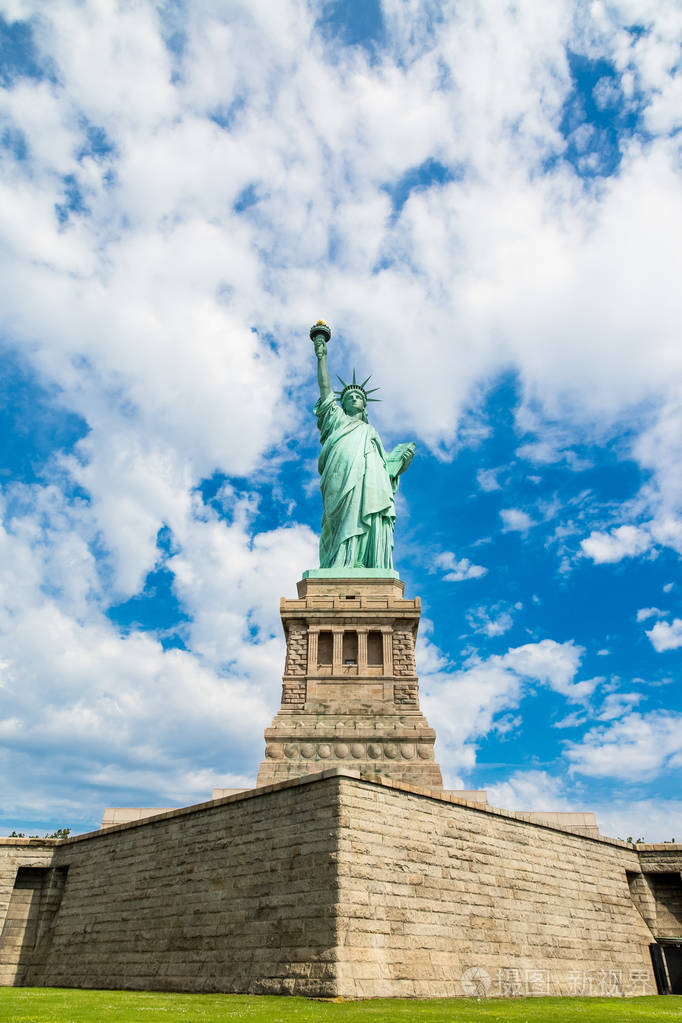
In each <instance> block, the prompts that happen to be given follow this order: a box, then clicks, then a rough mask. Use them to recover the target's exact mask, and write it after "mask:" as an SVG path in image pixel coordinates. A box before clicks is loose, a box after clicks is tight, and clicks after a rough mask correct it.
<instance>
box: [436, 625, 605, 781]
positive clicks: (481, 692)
mask: <svg viewBox="0 0 682 1023" xmlns="http://www.w3.org/2000/svg"><path fill="white" fill-rule="evenodd" d="M582 653H583V651H582V649H581V648H580V647H578V646H576V644H575V643H573V642H567V643H557V642H556V641H555V640H551V639H544V640H541V641H540V642H538V643H527V644H524V645H523V646H519V647H512V648H511V649H509V650H508V651H507V653H506V654H502V655H497V654H496V655H493V656H491V657H488V658H485V659H481V658H478V657H472V658H470V660H469V661H468V662H467V663H466V664H465V666H464V667H463V668H462V669H461V670H459V671H452V670H451V669H450V668H449V666H448V665H447V662H445V663H444V662H443V659H442V658H441V659H439V660H437V661H436V662H435V663H434V661H433V659H431V665H429V664H424V663H423V662H422V661H421V660H418V669H419V671H420V675H421V680H422V692H423V696H422V706H423V708H424V710H425V712H426V714H427V716H428V717H429V718H430V719H431V721H434V722H436V721H437V722H438V757H439V760H440V762H441V765H442V767H443V769H444V771H445V774H446V776H447V778H448V782H449V784H450V785H451V786H452V787H456V786H459V787H460V788H466V785H465V784H464V783H463V780H462V778H463V776H462V772H467V771H469V770H471V768H472V767H473V766H474V765H475V762H476V746H477V740H479V739H480V738H481V737H482V736H484V735H486V734H487V733H488V732H489V731H490V730H491V728H492V727H493V723H494V722H495V721H496V719H497V717H498V715H502V714H504V713H505V712H509V711H513V710H515V709H516V708H517V707H518V706H519V705H520V703H521V701H522V699H523V697H524V695H525V694H526V693H527V692H529V691H531V690H532V689H533V687H535V686H547V687H548V688H549V689H551V690H553V691H555V692H557V693H560V694H561V695H562V696H565V697H566V698H567V699H569V700H572V701H583V700H584V699H585V698H586V697H587V696H589V694H590V693H592V691H593V690H594V687H595V684H596V682H595V680H591V681H589V682H585V683H582V682H575V681H574V679H575V675H576V673H577V671H578V668H579V666H580V660H581V657H582ZM429 669H430V670H429Z"/></svg>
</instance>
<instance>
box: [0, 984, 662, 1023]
mask: <svg viewBox="0 0 682 1023" xmlns="http://www.w3.org/2000/svg"><path fill="white" fill-rule="evenodd" d="M0 1019H2V1021H3V1023H139V1021H140V1020H144V1021H153V1020H163V1021H164V1023H176V1021H185V1023H187V1021H194V1020H197V1021H198V1023H229V1021H231V1020H247V1021H249V1023H290V1021H291V1023H337V1021H338V1023H346V1021H347V1023H352V1021H358V1023H392V1021H393V1020H396V1021H399V1023H410V1021H415V1023H418V1021H421V1020H424V1021H425V1023H446V1021H448V1023H470V1021H471V1023H477V1021H480V1023H498V1021H499V1023H541V1021H545V1020H548V1021H552V1023H603V1021H606V1023H610V1021H613V1023H625V1021H632V1023H660V1021H664V1023H665V1021H666V1020H670V1021H672V1020H681V1019H682V997H679V996H677V997H676V996H670V997H648V998H604V999H602V998H519V999H511V1000H500V1001H496V1000H489V1001H481V1002H477V1001H475V1000H474V999H435V1000H433V1001H407V1000H402V999H401V1000H397V999H384V998H381V999H376V1000H372V1001H367V1002H341V1003H335V1002H315V1001H309V1000H307V999H305V998H285V997H267V996H256V995H183V994H166V993H163V992H154V991H80V990H74V989H64V988H0Z"/></svg>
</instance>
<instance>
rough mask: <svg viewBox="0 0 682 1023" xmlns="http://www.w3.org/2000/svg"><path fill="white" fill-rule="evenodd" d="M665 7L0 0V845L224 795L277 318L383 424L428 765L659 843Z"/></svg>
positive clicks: (252, 747)
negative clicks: (319, 350)
mask: <svg viewBox="0 0 682 1023" xmlns="http://www.w3.org/2000/svg"><path fill="white" fill-rule="evenodd" d="M681 40H682V12H680V9H679V5H678V4H676V3H665V2H663V3H662V2H660V0H657V2H656V3H653V2H652V3H646V2H645V3H641V2H640V3H637V4H634V3H631V2H630V0H617V2H613V3H608V4H606V3H599V2H596V3H593V4H591V5H585V4H580V3H571V2H568V0H559V2H557V3H553V4H549V5H539V4H537V2H535V0H522V2H520V3H517V4H515V5H513V6H511V5H509V6H505V5H503V4H499V3H497V2H493V0H478V2H476V3H472V4H467V5H462V4H455V3H445V2H443V3H437V4H436V3H431V2H429V0H411V2H409V3H405V2H403V0H385V2H382V3H379V2H375V3H374V2H373V3H368V2H363V3H359V2H358V3H355V2H353V3H351V2H346V3H343V4H341V3H331V2H323V3H314V2H312V0H311V2H308V3H303V2H293V0H280V2H278V3H277V4H276V5H273V4H272V3H266V2H264V0H250V2H249V3H239V2H236V3H235V2H230V3H221V2H212V3H205V4H204V3H194V4H188V3H183V2H181V0H176V2H171V0H168V2H166V3H151V2H148V3H147V2H140V3H138V4H132V5H131V4H117V3H114V2H112V3H110V4H100V3H89V2H87V0H86V2H82V3H81V2H78V3H77V2H73V0H53V2H52V3H51V4H50V5H47V6H46V5H45V4H43V3H40V2H37V0H36V2H32V0H12V2H9V0H8V2H6V3H4V4H3V5H2V12H1V13H0V147H1V148H0V260H1V264H2V265H1V268H0V269H1V272H0V289H1V290H2V301H0V359H1V360H2V369H3V372H2V389H1V391H0V422H1V423H2V437H3V444H2V448H1V449H0V450H1V453H2V463H1V464H0V564H1V566H2V571H1V572H0V741H1V744H2V745H1V747H0V763H1V764H2V771H0V779H2V787H3V793H2V800H1V801H0V802H1V806H2V809H1V811H0V832H1V833H7V832H8V831H10V830H12V829H13V828H16V829H18V830H25V831H30V832H41V831H42V830H47V829H52V828H54V827H63V826H70V827H72V828H73V829H74V830H75V831H83V830H87V829H88V828H90V827H92V826H96V825H97V823H98V821H99V820H100V818H101V813H102V810H103V808H104V807H105V806H126V805H131V806H172V805H184V804H187V803H190V802H195V801H198V800H201V799H204V798H206V797H208V796H209V795H210V792H211V789H212V788H213V787H214V786H230V785H250V784H253V783H254V781H255V774H256V771H257V765H258V762H259V760H260V759H261V757H262V749H263V738H262V736H263V729H264V728H265V727H266V725H267V724H269V722H270V720H271V718H272V716H273V714H274V713H275V711H276V709H277V707H278V705H279V690H280V679H281V672H282V667H283V641H282V637H281V635H280V625H279V619H278V608H279V598H280V596H284V595H286V596H292V595H294V593H295V583H296V580H297V579H299V578H300V576H301V573H302V571H303V570H304V569H306V568H309V567H314V565H315V564H317V562H316V548H317V530H318V527H319V520H320V516H321V504H320V498H319V492H318V481H317V473H316V458H317V452H318V437H317V434H316V427H315V421H314V418H313V417H312V414H311V409H312V405H313V403H314V401H315V397H316V381H315V364H314V358H313V352H312V346H311V344H310V341H309V339H308V329H309V326H310V324H311V323H312V322H314V321H315V320H316V319H318V318H324V319H325V320H327V321H328V322H330V323H331V325H332V327H333V330H334V335H333V339H332V342H331V344H330V350H329V359H330V364H331V368H332V371H333V372H335V373H339V374H340V375H341V376H342V377H345V378H347V376H348V375H349V374H350V373H352V370H353V368H356V369H357V371H358V373H360V374H362V378H364V377H365V376H367V375H368V374H369V373H372V374H373V384H374V385H375V386H376V385H378V386H380V387H381V391H380V392H379V393H380V397H381V399H382V401H381V403H380V404H377V405H373V406H371V407H370V408H371V415H372V421H373V422H374V423H375V425H376V426H377V428H378V429H379V430H380V432H381V434H382V436H383V438H384V441H385V443H386V446H393V445H394V444H395V443H398V442H401V441H409V440H414V441H416V443H417V457H416V458H415V460H414V462H413V463H412V465H411V467H410V470H409V473H407V475H406V476H405V478H404V481H403V483H402V484H401V489H400V491H399V506H398V516H399V517H398V524H397V531H396V551H395V560H396V566H397V568H398V569H399V571H400V573H401V577H402V578H403V579H404V581H405V583H406V592H407V593H408V595H419V596H421V598H422V604H423V619H422V629H421V636H420V643H419V670H420V678H421V691H422V705H423V708H424V709H425V711H426V713H427V714H428V716H429V719H430V721H431V722H432V724H433V725H434V726H435V727H436V729H437V731H438V735H439V740H438V751H437V752H438V758H439V760H440V763H441V765H442V767H443V770H444V774H445V776H446V781H447V784H448V785H449V786H450V787H453V788H457V787H460V788H486V789H487V790H488V794H489V799H490V801H491V802H493V803H496V804H497V805H501V806H505V807H508V808H511V809H547V808H549V809H593V810H594V811H595V812H596V813H597V816H598V820H599V822H600V824H601V826H602V829H603V830H604V831H605V832H606V833H607V834H613V835H620V836H622V837H627V836H628V835H632V836H633V837H639V836H644V837H645V838H647V839H648V840H662V839H670V838H672V837H677V838H679V837H680V835H682V798H680V795H679V792H680V778H681V775H682V727H681V726H682V698H681V697H680V687H679V674H680V663H681V660H682V600H681V593H682V590H681V586H682V584H681V583H680V578H679V575H680V573H679V566H680V556H681V555H682V483H681V482H680V480H681V476H680V472H679V465H680V461H681V459H682V345H681V343H680V334H679V331H680V327H679V324H680V322H682V308H681V307H682V299H681V297H680V295H681V289H680V284H679V279H680V256H679V235H680V225H681V224H682V188H681V184H682V179H681V161H680V140H681V139H682V135H681V134H680V130H681V128H682V61H681V50H680V43H681Z"/></svg>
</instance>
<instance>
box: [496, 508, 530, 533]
mask: <svg viewBox="0 0 682 1023" xmlns="http://www.w3.org/2000/svg"><path fill="white" fill-rule="evenodd" d="M500 518H501V519H502V528H503V529H504V531H505V532H507V533H510V532H519V533H525V532H527V531H528V530H529V529H530V528H531V526H534V525H535V522H533V520H532V519H531V517H530V515H529V514H528V512H525V511H523V509H522V508H502V510H501V511H500Z"/></svg>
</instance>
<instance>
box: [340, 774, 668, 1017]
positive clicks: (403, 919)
mask: <svg viewBox="0 0 682 1023" xmlns="http://www.w3.org/2000/svg"><path fill="white" fill-rule="evenodd" d="M340 810H341V817H340V823H341V825H342V829H341V832H340V843H339V854H338V861H339V872H340V889H339V909H340V918H339V953H338V954H339V963H338V966H337V971H338V978H339V979H338V987H339V992H340V993H341V994H342V995H344V996H345V997H348V998H358V997H361V998H364V997H377V996H403V997H406V996H407V997H412V996H414V997H436V996H442V997H446V996H462V995H475V994H480V995H486V996H494V995H498V996H505V995H507V996H511V995H522V994H523V995H526V994H529V995H533V994H535V995H541V994H547V995H550V994H551V995H570V994H573V995H578V994H585V995H590V994H593V995H597V994H604V995H614V996H622V995H623V994H645V993H646V994H655V993H656V986H655V982H654V977H653V972H652V968H651V957H650V954H649V947H648V946H649V943H650V942H651V941H653V940H654V939H653V936H652V934H651V931H650V930H649V928H648V927H647V926H646V924H645V923H644V920H643V919H642V916H641V915H640V913H639V912H638V911H637V909H636V908H635V905H634V903H633V900H632V898H631V896H630V890H629V886H628V880H627V875H626V871H631V872H637V871H639V869H640V867H639V860H638V857H637V853H636V852H635V851H634V850H633V849H632V847H631V846H628V845H627V844H626V843H623V842H618V841H616V840H611V839H603V838H602V839H598V840H593V839H590V838H586V837H583V836H581V835H578V834H574V833H571V832H567V831H562V830H556V829H554V828H552V827H543V826H541V825H537V824H530V823H528V822H527V821H526V820H524V819H523V815H520V814H512V813H506V812H504V811H496V810H493V809H491V808H485V809H484V808H479V809H475V808H473V807H472V806H464V805H457V804H456V803H448V802H447V801H445V800H444V799H441V798H428V797H426V796H424V795H422V794H418V793H417V792H414V793H413V794H410V793H409V792H406V791H404V790H400V789H397V788H395V787H394V786H392V785H390V783H384V784H382V785H378V784H367V785H358V784H357V783H356V782H353V781H351V780H349V779H345V778H344V779H342V780H341V791H340Z"/></svg>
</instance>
